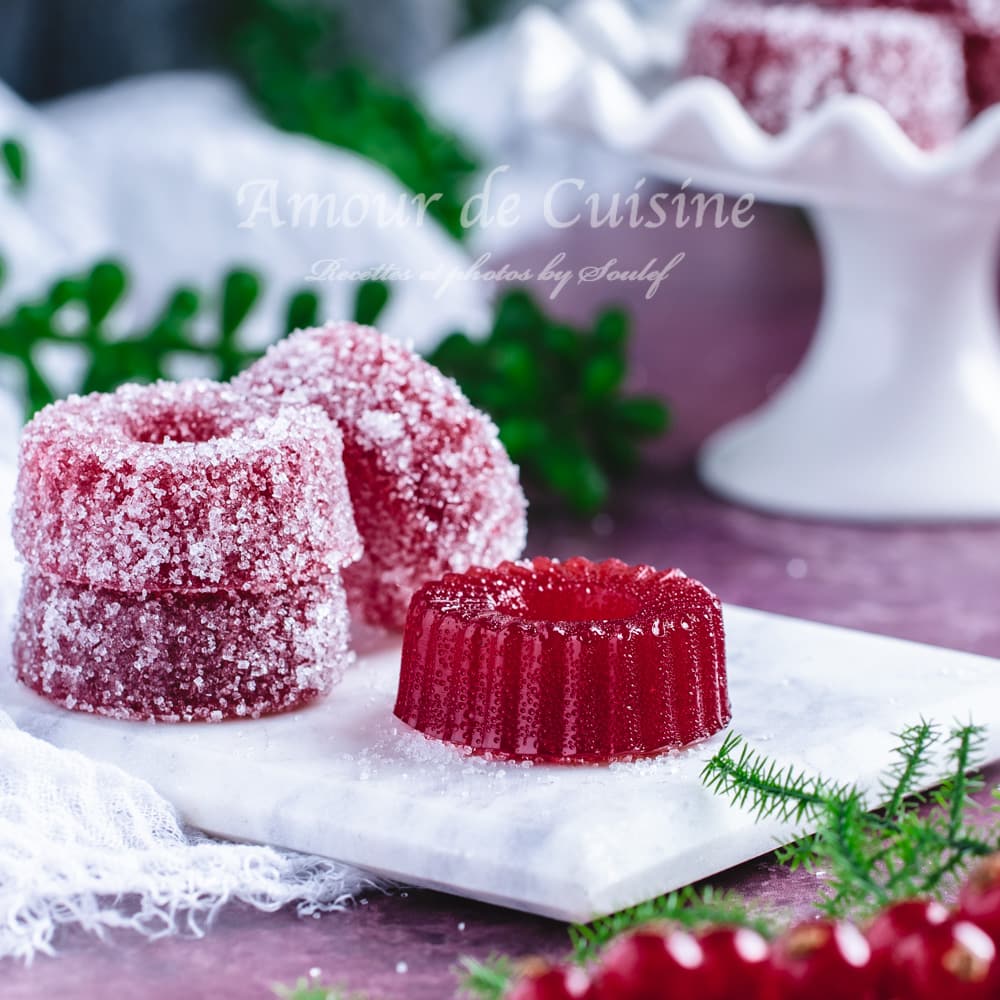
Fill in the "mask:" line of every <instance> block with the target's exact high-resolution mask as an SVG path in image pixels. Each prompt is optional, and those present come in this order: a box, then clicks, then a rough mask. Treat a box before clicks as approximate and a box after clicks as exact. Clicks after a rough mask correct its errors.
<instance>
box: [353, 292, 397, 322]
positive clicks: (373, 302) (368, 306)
mask: <svg viewBox="0 0 1000 1000" xmlns="http://www.w3.org/2000/svg"><path fill="white" fill-rule="evenodd" d="M389 296H390V291H389V284H388V282H386V281H365V282H362V284H361V285H359V286H358V292H357V295H356V296H355V298H354V321H355V323H360V324H361V325H362V326H374V325H375V324H376V323H377V322H378V318H379V316H381V315H382V310H383V309H385V307H386V306H387V305H388V303H389Z"/></svg>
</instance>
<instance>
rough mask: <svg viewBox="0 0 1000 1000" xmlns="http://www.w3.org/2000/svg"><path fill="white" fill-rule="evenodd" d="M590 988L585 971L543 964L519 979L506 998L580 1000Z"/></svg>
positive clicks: (574, 967)
mask: <svg viewBox="0 0 1000 1000" xmlns="http://www.w3.org/2000/svg"><path fill="white" fill-rule="evenodd" d="M589 989H590V981H589V979H588V977H587V973H586V972H584V971H583V969H580V968H577V967H576V966H563V965H555V966H547V967H546V966H543V967H541V968H538V969H532V970H531V971H529V972H528V973H527V975H525V976H524V977H523V978H522V979H520V980H519V981H518V983H517V985H516V986H515V987H514V989H513V990H512V991H511V993H510V994H509V997H508V1000H582V998H583V997H586V996H587V991H588V990H589Z"/></svg>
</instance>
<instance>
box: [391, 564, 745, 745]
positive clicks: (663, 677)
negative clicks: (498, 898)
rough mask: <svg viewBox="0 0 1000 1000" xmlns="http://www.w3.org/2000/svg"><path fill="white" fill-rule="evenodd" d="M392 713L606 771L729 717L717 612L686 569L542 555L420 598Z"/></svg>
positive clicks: (469, 738) (462, 736)
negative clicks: (602, 765)
mask: <svg viewBox="0 0 1000 1000" xmlns="http://www.w3.org/2000/svg"><path fill="white" fill-rule="evenodd" d="M395 714H396V716H397V717H398V718H399V719H401V720H402V721H403V722H405V723H407V724H408V725H410V726H412V727H413V728H414V729H417V730H419V731H420V732H421V733H423V734H424V735H425V736H431V737H434V738H436V739H440V740H445V741H447V742H450V743H455V744H458V745H460V746H464V747H469V748H472V749H474V750H476V751H480V752H490V753H493V754H497V755H500V756H504V757H510V758H523V759H534V760H538V761H555V762H604V761H610V760H615V759H620V758H628V757H637V756H648V755H650V754H654V753H659V752H662V751H664V750H668V749H676V748H679V747H683V746H686V745H688V744H690V743H693V742H695V741H697V740H701V739H704V738H705V737H707V736H710V735H711V734H713V733H716V732H718V731H719V730H720V729H722V728H723V727H724V726H725V725H726V724H727V723H728V721H729V719H730V717H731V712H730V708H729V697H728V688H727V681H726V664H725V644H724V637H723V625H722V609H721V605H720V603H719V600H718V598H717V597H715V596H714V595H713V594H712V593H711V592H710V591H709V590H708V589H707V588H705V587H704V586H703V585H702V584H700V583H698V582H697V581H696V580H692V579H690V578H689V577H687V576H685V575H684V574H683V573H681V572H680V571H679V570H667V571H665V572H658V571H656V570H655V569H653V568H652V567H650V566H627V565H626V564H625V563H622V562H619V561H618V560H609V561H608V562H603V563H591V562H588V561H587V560H585V559H570V560H568V561H567V562H565V563H559V562H555V561H553V560H550V559H544V558H538V559H535V560H533V561H531V562H523V563H504V564H502V565H501V566H499V567H498V568H497V569H495V570H485V569H472V570H469V571H468V572H466V573H463V574H448V575H446V576H444V577H443V578H442V579H441V580H439V581H436V582H434V583H429V584H427V585H426V586H424V587H422V588H421V589H420V590H419V591H418V592H417V593H416V594H415V595H414V598H413V601H412V603H411V605H410V612H409V616H408V618H407V622H406V630H405V632H404V635H403V659H402V671H401V675H400V682H399V692H398V696H397V700H396V708H395Z"/></svg>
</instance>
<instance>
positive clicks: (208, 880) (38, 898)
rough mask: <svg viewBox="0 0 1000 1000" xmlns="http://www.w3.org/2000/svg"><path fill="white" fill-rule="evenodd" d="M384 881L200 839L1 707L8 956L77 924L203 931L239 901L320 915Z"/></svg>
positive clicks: (1, 914)
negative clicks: (21, 727) (32, 733)
mask: <svg viewBox="0 0 1000 1000" xmlns="http://www.w3.org/2000/svg"><path fill="white" fill-rule="evenodd" d="M373 886H374V883H373V882H372V881H371V880H370V879H367V878H366V877H365V876H364V875H363V874H362V873H360V872H358V871H356V870H355V869H353V868H348V867H346V866H344V865H340V864H337V863H335V862H332V861H327V860H325V859H323V858H318V857H312V856H308V855H302V854H292V853H287V852H282V851H277V850H273V849H272V848H269V847H256V846H244V845H238V844H226V843H220V842H218V841H211V840H207V839H205V838H200V837H196V836H190V835H188V834H187V833H186V832H185V831H184V829H183V828H182V827H181V825H180V823H179V821H178V819H177V816H176V814H175V813H174V810H173V808H172V807H171V806H170V805H169V803H167V802H166V801H165V800H164V799H162V798H160V796H159V795H157V794H156V792H155V791H153V788H152V787H151V786H150V785H148V784H147V783H146V782H145V781H140V780H138V779H136V778H133V777H131V776H129V775H128V774H126V773H125V772H124V771H122V770H120V769H119V768H117V767H115V766H113V765H110V764H101V763H97V762H95V761H93V760H90V759H89V758H88V757H84V756H83V755H82V754H79V753H76V752H74V751H69V750H59V749H57V748H56V747H54V746H51V745H50V744H48V743H45V742H44V741H43V740H39V739H35V738H34V737H33V736H29V735H28V734H27V733H23V732H21V730H19V729H18V728H17V727H16V726H15V725H14V723H13V722H12V721H11V719H10V717H9V716H8V715H6V714H4V713H3V712H0V957H16V958H23V959H28V960H30V959H31V958H33V957H34V955H35V954H36V953H38V952H47V953H51V952H52V951H53V938H54V935H55V932H56V931H57V930H58V928H59V927H60V926H61V925H66V924H76V925H79V926H80V927H83V928H84V929H86V930H88V931H91V932H94V933H97V934H98V935H100V934H103V933H104V932H105V931H107V930H111V929H114V928H129V929H131V930H134V931H137V932H138V933H140V934H143V935H145V936H147V937H159V936H162V935H167V934H178V933H186V934H193V935H196V936H200V935H201V934H203V933H204V930H205V928H206V926H207V925H208V923H209V922H210V921H211V918H212V917H213V916H214V915H215V914H216V912H217V911H218V910H219V909H220V908H221V907H222V906H223V905H224V904H225V903H227V902H230V901H235V900H238V901H241V902H244V903H248V904H250V905H251V906H253V907H256V908H257V909H259V910H268V911H269V910H277V909H278V908H279V907H282V906H285V905H287V904H290V903H293V904H296V906H297V908H298V912H299V914H300V915H301V916H310V915H316V914H319V913H321V912H324V911H330V910H338V909H343V907H344V906H345V905H346V904H347V903H348V902H350V901H351V899H352V898H353V896H354V894H356V893H357V892H359V891H360V890H362V889H364V888H368V887H373Z"/></svg>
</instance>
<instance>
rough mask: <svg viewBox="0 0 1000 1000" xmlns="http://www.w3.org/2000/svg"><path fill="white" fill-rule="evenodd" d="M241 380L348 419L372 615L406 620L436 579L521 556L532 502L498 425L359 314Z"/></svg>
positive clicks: (362, 603)
mask: <svg viewBox="0 0 1000 1000" xmlns="http://www.w3.org/2000/svg"><path fill="white" fill-rule="evenodd" d="M233 384H234V387H236V388H238V389H239V390H240V391H243V392H248V393H255V394H258V395H261V396H264V397H265V398H271V399H275V398H280V399H282V400H283V401H291V402H306V403H315V404H316V405H318V406H320V407H322V408H323V410H325V412H326V413H327V415H328V416H329V417H331V418H332V419H333V420H335V421H336V422H337V425H338V426H339V427H340V429H341V431H342V433H343V435H344V462H345V464H346V467H347V480H348V483H349V485H350V490H351V500H352V502H353V504H354V516H355V519H356V521H357V525H358V530H359V531H360V532H361V536H362V538H363V539H364V556H363V557H362V559H361V561H360V562H358V563H357V564H356V565H355V566H353V567H351V569H350V570H348V571H347V572H346V573H345V574H344V581H345V583H346V584H347V589H348V596H349V598H350V599H351V603H352V605H357V606H359V607H360V608H361V610H362V612H363V614H364V617H365V618H366V620H367V621H368V622H369V623H371V624H373V625H380V626H385V627H388V628H394V629H401V628H402V627H403V622H404V620H405V618H406V609H407V606H408V605H409V602H410V598H411V597H412V595H413V592H414V591H415V590H416V589H417V588H418V587H419V586H420V585H421V584H423V583H425V582H426V581H427V580H434V579H436V578H437V577H439V576H441V574H443V573H446V572H448V571H449V570H451V571H458V572H461V571H462V570H465V569H468V568H469V567H470V566H473V565H486V566H493V565H495V564H496V563H498V562H500V561H501V560H502V559H516V558H517V557H518V556H519V555H520V554H521V551H522V550H523V548H524V539H525V524H526V522H525V513H526V502H525V499H524V494H523V493H522V491H521V487H520V485H519V484H518V478H517V468H516V467H515V466H514V465H513V464H512V463H511V461H510V459H509V458H508V457H507V453H506V452H505V451H504V448H503V445H502V444H501V443H500V440H499V438H498V437H497V430H496V427H495V426H494V425H493V423H492V421H491V420H490V419H489V418H488V417H487V416H485V415H484V414H483V413H480V412H479V411H478V410H477V409H476V408H475V407H473V406H472V404H471V403H470V402H469V401H468V400H467V399H466V398H465V396H464V395H463V394H462V392H461V390H460V389H459V388H458V386H457V385H456V384H455V382H453V381H452V380H451V379H449V378H446V377H445V376H444V375H442V374H441V372H439V371H438V370H437V369H436V368H434V367H433V366H432V365H429V364H428V363H427V362H426V361H424V360H423V359H422V358H420V357H419V356H418V355H416V354H415V353H414V352H413V351H411V350H409V349H407V348H406V347H404V346H403V345H402V344H400V343H398V342H397V341H394V340H392V339H391V338H389V337H385V336H383V335H382V334H380V333H379V332H378V331H377V330H374V329H372V328H371V327H363V326H358V325H356V324H354V323H333V324H330V325H328V326H325V327H323V328H321V329H316V330H302V331H299V332H298V333H294V334H292V336H291V337H288V338H287V339H286V340H283V341H281V342H280V343H278V344H276V345H275V346H274V347H272V348H271V349H270V350H269V351H268V353H267V356H266V357H264V358H262V359H261V360H260V361H258V362H257V363H256V364H255V365H253V366H251V368H249V369H248V370H247V371H246V372H245V373H244V374H243V375H241V376H240V377H239V378H238V379H236V381H235V382H234V383H233Z"/></svg>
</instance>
